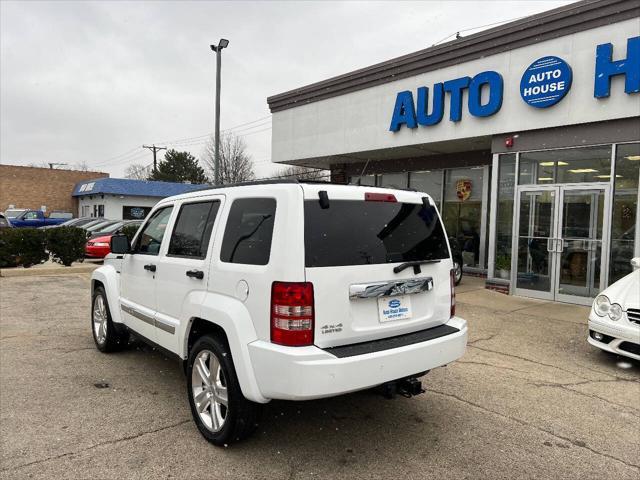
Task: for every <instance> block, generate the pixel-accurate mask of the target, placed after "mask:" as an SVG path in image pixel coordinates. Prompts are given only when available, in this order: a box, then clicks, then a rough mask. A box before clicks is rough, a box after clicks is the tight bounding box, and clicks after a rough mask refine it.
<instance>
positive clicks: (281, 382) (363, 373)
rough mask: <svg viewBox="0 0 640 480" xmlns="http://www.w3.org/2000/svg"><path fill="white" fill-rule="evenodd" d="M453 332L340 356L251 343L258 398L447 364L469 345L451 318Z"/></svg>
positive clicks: (318, 392) (335, 389)
mask: <svg viewBox="0 0 640 480" xmlns="http://www.w3.org/2000/svg"><path fill="white" fill-rule="evenodd" d="M447 325H449V326H451V327H454V328H456V329H458V331H457V332H455V333H451V334H449V335H446V336H441V337H438V338H434V339H432V340H427V341H424V342H420V343H413V344H410V345H405V346H401V347H398V348H391V349H388V350H382V351H376V352H373V353H365V354H362V355H355V356H348V357H344V358H338V357H336V356H334V355H332V354H331V353H329V352H327V351H326V350H322V349H320V348H318V347H315V346H311V347H283V346H280V345H275V344H273V343H270V342H265V341H261V340H259V341H256V342H252V343H251V344H249V355H250V356H251V364H252V365H253V368H254V373H255V378H256V380H257V383H258V388H259V389H260V392H261V393H262V396H263V397H265V398H268V399H282V400H311V399H314V398H322V397H332V396H335V395H341V394H343V393H349V392H354V391H357V390H363V389H366V388H370V387H374V386H376V385H380V384H382V383H385V382H389V381H392V380H397V379H399V378H402V377H406V376H410V375H414V374H416V373H418V372H424V371H425V370H431V369H432V368H435V367H439V366H442V365H446V364H447V363H450V362H453V361H454V360H457V359H458V358H460V357H461V356H462V355H463V354H464V352H465V349H466V345H467V322H466V321H465V320H463V319H462V318H459V317H453V318H452V319H451V320H449V322H447Z"/></svg>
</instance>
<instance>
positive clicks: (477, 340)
mask: <svg viewBox="0 0 640 480" xmlns="http://www.w3.org/2000/svg"><path fill="white" fill-rule="evenodd" d="M497 336H498V334H497V333H492V334H491V335H489V336H488V337H482V338H476V339H475V340H472V341H470V342H467V345H475V344H476V343H478V342H485V341H489V340H493V339H494V338H495V337H497Z"/></svg>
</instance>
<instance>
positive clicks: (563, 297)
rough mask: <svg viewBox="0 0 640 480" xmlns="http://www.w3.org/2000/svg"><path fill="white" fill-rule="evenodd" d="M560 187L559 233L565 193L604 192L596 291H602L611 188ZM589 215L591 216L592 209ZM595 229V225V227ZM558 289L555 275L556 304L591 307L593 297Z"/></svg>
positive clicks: (603, 185) (604, 185)
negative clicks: (598, 274)
mask: <svg viewBox="0 0 640 480" xmlns="http://www.w3.org/2000/svg"><path fill="white" fill-rule="evenodd" d="M559 187H560V196H559V197H558V206H559V210H558V218H557V221H558V226H557V228H558V229H559V230H560V232H559V233H562V232H561V229H562V223H563V221H564V218H563V216H564V208H563V206H564V197H565V193H566V192H584V193H588V192H590V191H603V192H604V205H603V210H602V238H600V243H601V247H600V283H599V285H598V291H600V292H601V291H602V290H604V289H605V286H606V285H607V283H606V282H607V273H608V272H609V242H608V241H605V238H606V235H608V232H609V222H610V217H611V215H610V214H609V212H610V210H609V208H610V206H611V187H610V185H609V183H606V182H598V183H573V184H563V185H559ZM591 214H592V215H593V209H592V212H591ZM596 228H597V225H596ZM560 237H561V235H558V236H557V237H556V238H560ZM554 253H557V255H555V257H556V258H555V263H556V273H558V271H559V269H560V262H561V259H562V258H561V257H562V256H561V251H557V250H556V252H554ZM559 289H560V275H559V274H556V276H555V278H554V282H553V293H554V297H555V300H556V301H557V302H566V303H575V304H580V305H591V304H592V303H593V300H594V298H595V296H594V297H580V296H577V295H571V294H567V293H559Z"/></svg>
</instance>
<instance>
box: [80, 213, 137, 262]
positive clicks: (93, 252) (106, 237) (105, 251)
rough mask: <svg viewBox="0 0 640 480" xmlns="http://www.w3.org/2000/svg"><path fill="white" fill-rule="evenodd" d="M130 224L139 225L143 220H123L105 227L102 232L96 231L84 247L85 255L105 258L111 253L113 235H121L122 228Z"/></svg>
mask: <svg viewBox="0 0 640 480" xmlns="http://www.w3.org/2000/svg"><path fill="white" fill-rule="evenodd" d="M130 225H133V226H137V227H139V226H140V225H142V220H123V221H121V222H116V223H114V224H113V225H109V226H107V227H105V229H104V230H102V231H100V232H94V233H93V234H92V235H91V236H90V237H89V239H88V240H87V244H86V245H85V247H84V252H85V257H87V258H104V257H106V256H107V255H109V253H111V237H112V236H114V235H120V234H121V233H122V229H123V228H124V227H127V226H130Z"/></svg>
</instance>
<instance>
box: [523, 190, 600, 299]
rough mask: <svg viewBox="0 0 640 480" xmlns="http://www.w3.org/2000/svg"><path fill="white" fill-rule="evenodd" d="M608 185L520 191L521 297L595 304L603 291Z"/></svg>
mask: <svg viewBox="0 0 640 480" xmlns="http://www.w3.org/2000/svg"><path fill="white" fill-rule="evenodd" d="M608 193H609V186H608V185H606V184H598V185H590V186H589V187H588V188H585V185H561V186H544V187H542V186H531V187H519V188H518V192H517V199H518V209H517V212H518V218H517V223H516V225H517V231H516V232H515V238H514V242H513V249H514V251H513V257H512V258H513V260H512V272H513V273H512V277H513V278H512V282H513V283H512V284H513V285H514V286H515V293H516V294H517V295H525V296H530V297H535V298H541V299H547V300H557V301H563V302H570V303H582V304H590V303H591V301H592V300H593V298H594V297H595V296H596V295H597V294H598V292H599V291H600V290H601V289H602V288H604V284H605V283H604V282H605V278H604V277H605V272H606V271H607V270H606V255H603V244H602V234H603V231H606V229H607V221H608V219H607V218H606V217H607V216H606V215H605V214H604V213H605V212H607V211H608V207H607V202H608V199H609V195H608Z"/></svg>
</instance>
